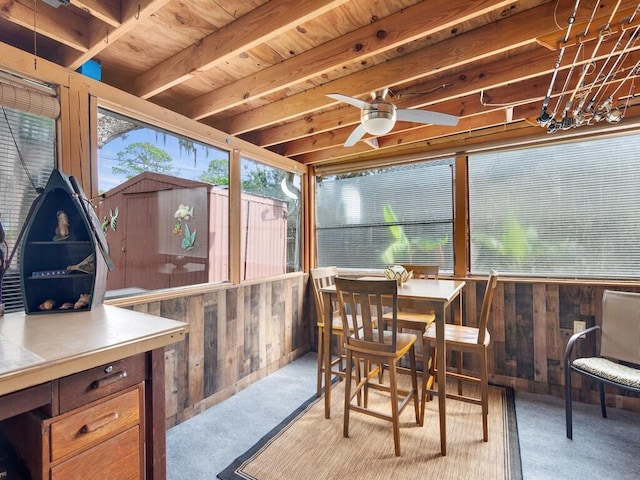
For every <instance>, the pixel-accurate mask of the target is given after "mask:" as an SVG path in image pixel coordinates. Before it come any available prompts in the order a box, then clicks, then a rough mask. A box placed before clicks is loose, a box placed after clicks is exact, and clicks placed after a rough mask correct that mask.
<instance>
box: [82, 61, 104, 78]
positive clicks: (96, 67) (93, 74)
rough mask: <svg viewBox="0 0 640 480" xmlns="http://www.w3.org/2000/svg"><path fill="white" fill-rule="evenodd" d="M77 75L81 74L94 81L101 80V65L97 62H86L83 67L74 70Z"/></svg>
mask: <svg viewBox="0 0 640 480" xmlns="http://www.w3.org/2000/svg"><path fill="white" fill-rule="evenodd" d="M76 72H78V73H82V74H83V75H86V76H87V77H89V78H93V79H94V80H98V81H101V80H102V65H100V62H99V61H97V60H87V61H86V62H85V63H84V64H83V65H81V66H80V68H78V69H77V70H76Z"/></svg>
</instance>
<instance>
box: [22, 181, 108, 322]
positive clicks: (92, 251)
mask: <svg viewBox="0 0 640 480" xmlns="http://www.w3.org/2000/svg"><path fill="white" fill-rule="evenodd" d="M106 248H107V247H106V241H105V239H104V235H103V233H102V229H101V227H100V224H99V221H98V218H97V217H96V215H95V212H94V211H93V206H92V205H91V203H90V202H89V201H88V200H87V199H86V197H85V195H84V193H83V192H82V190H81V189H80V187H79V186H78V183H77V182H76V181H75V179H74V178H73V177H69V176H67V175H65V174H64V173H62V172H60V171H59V170H54V171H53V172H52V173H51V176H50V177H49V181H48V182H47V185H46V187H45V188H44V190H43V192H42V193H41V194H40V196H39V197H38V198H37V199H36V200H35V202H34V204H33V207H32V210H31V212H30V215H29V218H27V223H26V225H25V229H24V233H23V243H22V250H21V252H22V254H21V261H20V281H21V285H22V295H23V300H24V310H25V312H26V313H27V314H33V313H59V312H74V311H82V310H85V311H86V310H91V308H92V307H94V306H96V305H100V304H101V303H102V302H103V300H104V293H105V286H106V278H107V270H108V267H109V265H110V264H111V261H110V259H109V257H108V254H107V251H106ZM87 259H92V266H91V267H90V268H85V269H83V270H77V269H74V268H69V267H72V266H76V265H78V264H81V263H82V262H84V261H86V260H87ZM83 295H88V298H87V297H83V298H81V296H83ZM82 300H84V301H82Z"/></svg>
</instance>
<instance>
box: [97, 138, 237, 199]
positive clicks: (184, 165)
mask: <svg viewBox="0 0 640 480" xmlns="http://www.w3.org/2000/svg"><path fill="white" fill-rule="evenodd" d="M136 142H148V143H152V144H154V145H156V146H158V147H159V148H162V149H163V150H165V151H166V152H167V153H168V154H169V155H170V156H171V158H173V163H174V171H173V172H172V174H173V175H175V176H177V177H181V178H187V179H189V180H199V179H200V175H201V174H202V173H203V172H206V171H207V168H208V166H209V162H210V161H211V160H214V159H218V158H227V155H228V154H227V152H225V151H223V150H219V149H216V148H214V147H210V146H205V145H203V144H199V143H197V142H194V143H195V146H196V154H195V156H194V154H193V153H192V152H187V151H186V150H185V149H184V148H180V146H179V145H178V138H177V137H174V136H172V135H171V134H166V135H164V134H163V133H162V132H158V131H156V130H153V129H149V128H142V129H139V130H134V131H132V132H129V133H127V134H125V135H121V136H120V137H118V138H116V139H114V140H111V141H110V142H108V143H106V144H105V145H104V146H103V147H102V148H100V149H99V150H98V189H99V191H101V192H106V191H108V190H110V189H112V188H113V187H116V186H117V185H120V184H121V183H122V182H124V181H125V180H126V178H125V177H124V176H123V175H116V174H114V173H113V170H112V169H113V167H114V166H117V165H118V152H121V151H123V150H124V149H125V148H126V147H127V146H128V145H130V144H132V143H136ZM207 150H208V152H207Z"/></svg>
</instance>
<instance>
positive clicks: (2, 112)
mask: <svg viewBox="0 0 640 480" xmlns="http://www.w3.org/2000/svg"><path fill="white" fill-rule="evenodd" d="M54 166H55V121H54V120H53V119H52V118H48V117H44V116H41V115H35V114H32V113H27V112H23V111H19V110H16V109H12V108H8V107H5V106H0V222H1V223H2V225H3V229H4V231H5V236H6V239H5V241H6V243H0V248H1V249H2V251H3V254H4V256H5V261H7V260H8V257H9V256H10V254H11V252H12V251H13V250H14V248H15V245H16V243H17V241H18V236H19V234H20V231H21V229H22V225H23V224H24V222H25V220H26V218H27V215H28V212H29V209H30V208H31V204H32V203H33V201H34V200H35V199H36V197H37V195H38V194H37V192H36V187H44V186H45V185H46V183H47V180H48V178H49V175H50V174H51V170H52V169H53V168H54ZM19 262H20V252H19V249H18V250H16V255H15V256H14V258H13V260H12V262H11V265H9V269H8V270H7V271H6V273H5V275H4V278H3V281H2V302H3V303H4V304H5V310H6V311H9V312H10V311H16V310H21V309H22V308H23V307H22V294H21V290H20V279H19V271H20V269H19Z"/></svg>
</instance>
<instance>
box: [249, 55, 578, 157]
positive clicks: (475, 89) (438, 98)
mask: <svg viewBox="0 0 640 480" xmlns="http://www.w3.org/2000/svg"><path fill="white" fill-rule="evenodd" d="M556 57H557V56H556V55H555V54H553V53H551V52H547V51H546V50H542V49H539V50H537V51H531V52H526V53H524V54H521V55H517V56H514V57H510V58H508V59H505V60H502V61H494V62H491V63H489V64H484V65H477V66H475V67H471V68H469V69H463V70H462V71H456V72H455V73H452V74H448V75H438V76H434V77H432V78H429V80H428V81H427V82H425V83H422V84H420V85H415V86H413V87H411V88H410V90H412V91H424V92H430V91H433V93H431V94H425V95H421V96H413V95H407V96H405V97H403V96H402V94H401V93H400V98H391V99H390V100H391V101H392V102H393V103H394V104H395V105H396V106H397V107H398V108H426V109H435V110H438V111H441V109H440V103H442V102H445V101H447V100H451V99H453V98H459V97H464V96H467V95H470V94H472V93H478V95H479V93H480V92H481V91H482V90H488V89H493V88H496V87H499V86H501V85H507V84H510V83H513V82H518V81H521V80H523V79H526V78H535V77H539V76H541V75H547V74H550V73H551V72H552V71H553V64H554V62H555V60H556ZM566 68H568V66H567V67H566ZM514 71H517V72H518V78H514V77H513V72H514ZM442 85H446V87H444V88H439V87H441V86H442ZM541 91H542V93H543V94H544V88H542V89H541ZM539 93H540V92H535V94H536V95H538V94H539ZM522 95H523V96H522V98H527V96H525V95H527V92H522ZM444 113H450V114H452V115H460V113H461V112H460V111H447V112H444ZM358 122H360V112H359V111H358V110H357V109H356V108H354V107H350V106H345V107H340V108H337V109H332V110H326V111H322V112H317V113H316V114H314V115H307V116H305V117H304V118H301V119H298V120H293V121H291V122H288V123H285V124H283V125H277V126H275V127H270V128H267V129H265V130H260V131H256V132H252V133H250V134H248V135H244V136H243V138H245V139H246V140H248V141H250V142H251V143H255V144H256V145H260V146H263V147H268V146H273V145H276V144H280V143H286V142H290V141H292V140H296V139H299V138H302V137H306V136H308V135H310V134H312V133H313V134H318V133H321V132H326V131H330V130H333V129H336V128H340V127H344V126H348V125H355V124H357V123H358Z"/></svg>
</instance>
